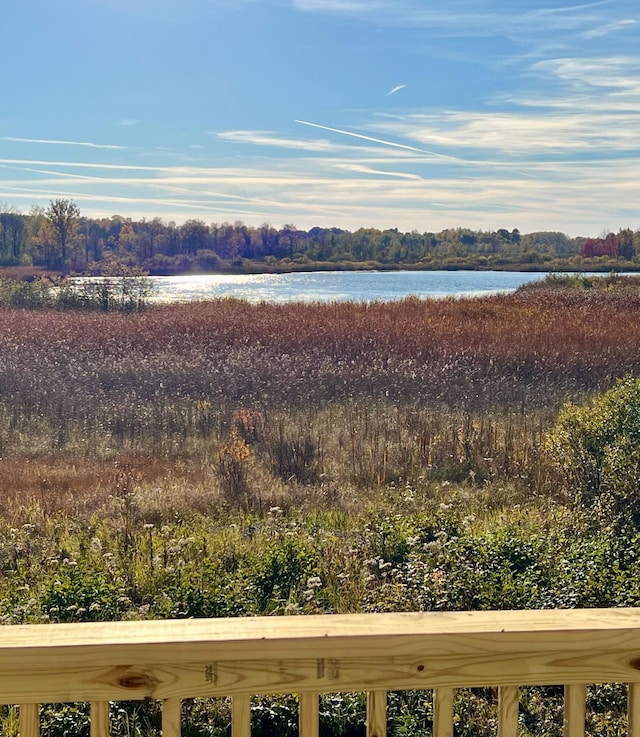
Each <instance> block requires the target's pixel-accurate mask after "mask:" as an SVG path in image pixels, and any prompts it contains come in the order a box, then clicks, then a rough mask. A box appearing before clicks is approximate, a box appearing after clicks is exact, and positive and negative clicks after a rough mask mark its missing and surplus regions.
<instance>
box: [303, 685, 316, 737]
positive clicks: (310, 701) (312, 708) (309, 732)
mask: <svg viewBox="0 0 640 737" xmlns="http://www.w3.org/2000/svg"><path fill="white" fill-rule="evenodd" d="M319 707H320V697H319V695H318V694H317V693H303V694H300V716H299V720H300V737H318V735H319V734H320V708H319Z"/></svg>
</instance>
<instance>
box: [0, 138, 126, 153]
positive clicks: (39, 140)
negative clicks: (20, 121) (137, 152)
mask: <svg viewBox="0 0 640 737" xmlns="http://www.w3.org/2000/svg"><path fill="white" fill-rule="evenodd" d="M0 140H2V141H13V142H15V143H52V144H55V145H58V146H88V147H89V148H111V149H119V150H124V149H126V148H127V147H126V146H116V145H114V144H110V143H91V142H90V141H57V140H52V139H49V138H17V137H16V136H0Z"/></svg>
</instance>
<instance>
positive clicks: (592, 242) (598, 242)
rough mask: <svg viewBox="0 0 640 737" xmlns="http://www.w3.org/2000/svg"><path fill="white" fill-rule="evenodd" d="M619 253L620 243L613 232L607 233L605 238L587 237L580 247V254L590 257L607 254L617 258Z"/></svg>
mask: <svg viewBox="0 0 640 737" xmlns="http://www.w3.org/2000/svg"><path fill="white" fill-rule="evenodd" d="M619 255H620V244H619V242H618V237H617V236H616V235H615V234H614V233H609V234H608V235H607V236H606V238H587V240H586V241H585V243H584V246H583V247H582V256H583V257H584V258H592V257H594V256H609V257H611V258H617V257H618V256H619Z"/></svg>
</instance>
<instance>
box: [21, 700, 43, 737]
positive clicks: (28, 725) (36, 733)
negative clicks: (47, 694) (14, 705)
mask: <svg viewBox="0 0 640 737" xmlns="http://www.w3.org/2000/svg"><path fill="white" fill-rule="evenodd" d="M20 737H40V706H39V705H38V704H21V705H20Z"/></svg>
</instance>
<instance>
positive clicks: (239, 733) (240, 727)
mask: <svg viewBox="0 0 640 737" xmlns="http://www.w3.org/2000/svg"><path fill="white" fill-rule="evenodd" d="M231 737H251V696H244V695H243V696H234V697H233V699H232V701H231Z"/></svg>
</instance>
